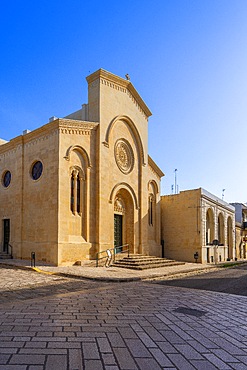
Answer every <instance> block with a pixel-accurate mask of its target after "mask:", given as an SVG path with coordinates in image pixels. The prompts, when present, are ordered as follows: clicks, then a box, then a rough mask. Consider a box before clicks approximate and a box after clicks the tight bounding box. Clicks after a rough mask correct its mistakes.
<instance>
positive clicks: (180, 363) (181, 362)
mask: <svg viewBox="0 0 247 370" xmlns="http://www.w3.org/2000/svg"><path fill="white" fill-rule="evenodd" d="M167 356H168V357H169V359H170V360H171V362H172V363H174V365H175V366H176V368H177V369H186V370H192V369H193V370H194V369H195V368H194V366H192V365H191V364H190V363H189V362H188V361H187V360H186V358H185V357H184V356H182V355H180V354H173V353H171V354H167Z"/></svg>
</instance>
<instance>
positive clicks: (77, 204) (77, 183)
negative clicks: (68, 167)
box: [76, 173, 81, 214]
mask: <svg viewBox="0 0 247 370" xmlns="http://www.w3.org/2000/svg"><path fill="white" fill-rule="evenodd" d="M76 185H77V197H76V207H77V213H79V214H80V213H81V179H80V174H79V173H78V175H77V179H76Z"/></svg>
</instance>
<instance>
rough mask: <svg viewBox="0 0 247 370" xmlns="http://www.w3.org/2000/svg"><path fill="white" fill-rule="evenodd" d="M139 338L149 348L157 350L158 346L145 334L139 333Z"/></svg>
mask: <svg viewBox="0 0 247 370" xmlns="http://www.w3.org/2000/svg"><path fill="white" fill-rule="evenodd" d="M137 335H138V337H139V338H140V339H141V341H142V342H143V344H144V345H145V346H146V347H147V348H156V347H157V344H156V343H155V342H154V341H153V340H152V339H151V338H150V337H149V336H148V334H147V333H145V332H139V331H138V332H137Z"/></svg>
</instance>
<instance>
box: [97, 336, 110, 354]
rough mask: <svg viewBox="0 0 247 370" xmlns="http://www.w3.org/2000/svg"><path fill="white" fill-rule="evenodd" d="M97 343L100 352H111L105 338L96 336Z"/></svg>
mask: <svg viewBox="0 0 247 370" xmlns="http://www.w3.org/2000/svg"><path fill="white" fill-rule="evenodd" d="M97 343H98V346H99V350H100V352H101V353H112V349H111V346H110V343H109V341H108V339H107V338H97Z"/></svg>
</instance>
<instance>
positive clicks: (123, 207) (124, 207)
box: [114, 188, 134, 253]
mask: <svg viewBox="0 0 247 370" xmlns="http://www.w3.org/2000/svg"><path fill="white" fill-rule="evenodd" d="M125 244H128V245H129V248H130V252H131V253H134V203H133V199H132V196H131V194H130V193H129V192H128V190H126V189H124V188H122V189H120V190H118V192H117V194H116V196H115V199H114V247H120V246H122V245H125Z"/></svg>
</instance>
